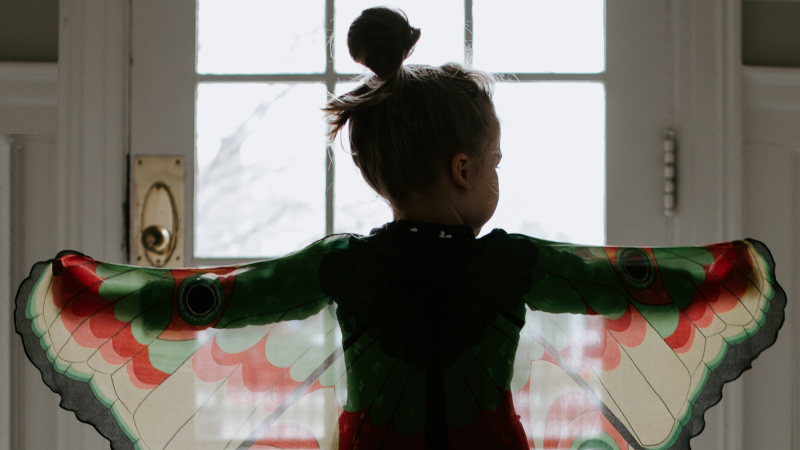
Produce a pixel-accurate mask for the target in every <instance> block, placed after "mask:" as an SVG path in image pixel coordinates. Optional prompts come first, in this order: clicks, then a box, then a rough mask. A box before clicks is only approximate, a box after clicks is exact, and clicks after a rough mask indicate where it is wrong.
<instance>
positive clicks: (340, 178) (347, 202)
mask: <svg viewBox="0 0 800 450" xmlns="http://www.w3.org/2000/svg"><path fill="white" fill-rule="evenodd" d="M356 86H358V84H357V83H339V84H337V85H336V95H341V94H344V93H345V92H347V91H349V90H351V89H354V88H355V87H356ZM348 136H349V131H348V130H347V128H345V129H343V130H342V131H341V133H340V134H339V137H338V138H337V139H336V142H335V143H334V145H333V157H334V163H335V170H336V172H335V174H334V182H335V184H334V190H333V193H334V197H333V205H334V206H333V232H334V233H356V234H363V235H367V234H369V232H370V230H372V229H373V228H376V227H379V226H381V225H383V224H384V223H386V222H391V221H392V209H391V208H390V207H389V205H388V204H387V203H386V201H384V200H383V198H382V197H380V196H379V195H378V194H376V193H375V191H374V190H372V188H371V187H369V185H368V184H367V182H366V181H364V177H362V176H361V171H360V170H358V167H356V165H355V163H353V158H352V157H351V156H350V139H349V138H348Z"/></svg>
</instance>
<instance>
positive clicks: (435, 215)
mask: <svg viewBox="0 0 800 450" xmlns="http://www.w3.org/2000/svg"><path fill="white" fill-rule="evenodd" d="M392 212H393V213H394V220H409V221H412V222H425V223H441V224H445V225H464V219H463V218H462V217H461V214H460V213H459V212H458V209H457V208H456V206H455V205H453V203H452V202H450V201H448V200H447V198H446V196H444V195H439V196H435V195H431V194H426V193H421V192H409V193H407V195H406V198H405V199H404V202H403V206H402V207H400V206H399V205H392ZM479 231H480V230H477V231H476V235H477V233H478V232H479Z"/></svg>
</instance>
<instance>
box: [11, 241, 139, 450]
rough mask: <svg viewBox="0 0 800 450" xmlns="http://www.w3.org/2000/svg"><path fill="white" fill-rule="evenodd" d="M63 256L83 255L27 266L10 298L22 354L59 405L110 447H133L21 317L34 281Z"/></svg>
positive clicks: (128, 449)
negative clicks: (62, 369)
mask: <svg viewBox="0 0 800 450" xmlns="http://www.w3.org/2000/svg"><path fill="white" fill-rule="evenodd" d="M66 255H78V256H86V255H84V254H83V253H80V252H76V251H73V250H65V251H61V252H59V253H58V255H56V257H55V258H53V259H51V260H48V261H41V262H38V263H36V264H34V266H33V268H31V272H30V274H29V275H28V278H26V279H25V280H24V281H23V282H22V284H21V285H20V287H19V289H18V290H17V295H16V298H15V299H14V328H15V330H16V332H17V334H18V335H19V336H20V338H21V339H22V344H23V348H24V349H25V355H27V357H28V359H29V360H30V361H31V362H32V363H33V365H34V366H36V368H37V369H39V372H40V373H41V374H42V381H44V384H46V385H47V387H49V388H50V390H51V391H53V392H55V393H56V394H58V395H59V396H61V402H60V403H59V406H60V407H61V408H62V409H65V410H67V411H72V412H73V413H74V414H75V417H76V418H77V419H78V420H79V421H81V422H83V423H86V424H89V425H91V426H93V427H94V428H95V429H96V430H97V432H98V433H100V435H102V436H103V437H104V438H106V439H108V440H109V441H110V442H111V448H112V449H113V450H135V447H134V443H133V442H132V441H131V439H130V438H129V437H128V435H127V434H125V432H124V431H123V430H122V427H120V425H119V424H118V423H117V419H116V418H115V417H114V414H113V413H112V412H111V410H110V409H109V408H107V407H106V406H105V405H103V404H102V403H101V402H100V400H98V399H97V397H95V395H94V392H92V388H91V386H89V383H86V382H82V381H77V380H73V379H72V378H69V377H68V376H66V375H64V374H61V373H58V372H57V371H56V370H55V367H53V364H52V363H50V360H48V359H47V352H46V351H45V350H44V349H43V348H42V346H41V345H40V344H39V337H38V336H36V334H35V333H34V332H33V327H32V320H30V319H28V318H27V317H26V316H25V309H26V306H27V303H28V298H29V297H30V294H31V292H32V291H33V288H34V286H35V285H36V282H37V281H39V278H41V276H42V274H43V273H44V271H45V270H46V269H47V267H48V266H49V265H50V264H51V263H52V262H53V261H55V260H57V259H58V258H61V257H63V256H66Z"/></svg>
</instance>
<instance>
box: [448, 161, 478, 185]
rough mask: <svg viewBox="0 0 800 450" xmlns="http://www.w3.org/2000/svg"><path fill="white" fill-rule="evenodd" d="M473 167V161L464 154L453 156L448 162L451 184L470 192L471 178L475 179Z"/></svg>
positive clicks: (472, 181) (472, 182)
mask: <svg viewBox="0 0 800 450" xmlns="http://www.w3.org/2000/svg"><path fill="white" fill-rule="evenodd" d="M474 165H475V162H474V160H473V159H471V158H470V157H469V156H467V155H466V154H465V153H459V154H457V155H455V156H453V159H452V160H451V162H450V178H451V179H452V180H453V183H455V184H456V185H457V186H459V187H461V188H463V189H464V190H466V191H469V190H472V185H473V184H474V180H473V178H474V177H475V174H474V173H473V172H474V170H475V168H474V167H473V166H474Z"/></svg>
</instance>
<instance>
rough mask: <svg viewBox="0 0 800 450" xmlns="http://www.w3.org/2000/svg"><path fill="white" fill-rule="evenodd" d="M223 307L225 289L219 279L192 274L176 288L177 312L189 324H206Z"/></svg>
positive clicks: (216, 316) (219, 313) (218, 313)
mask: <svg viewBox="0 0 800 450" xmlns="http://www.w3.org/2000/svg"><path fill="white" fill-rule="evenodd" d="M224 308H225V291H224V289H223V288H222V283H220V282H219V280H216V279H209V278H204V277H202V276H193V277H189V278H186V279H185V280H184V281H183V283H181V286H180V288H179V289H178V314H180V316H181V318H182V319H183V320H185V321H186V322H187V323H189V324H191V325H208V324H209V323H211V322H213V321H215V320H217V319H218V318H219V316H221V315H222V310H223V309H224Z"/></svg>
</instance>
